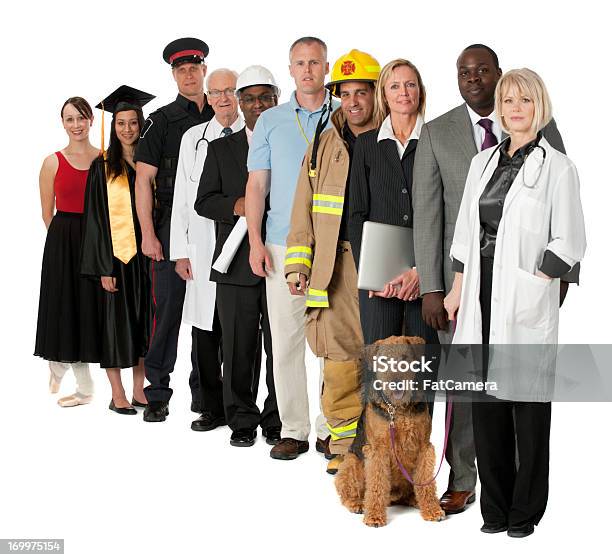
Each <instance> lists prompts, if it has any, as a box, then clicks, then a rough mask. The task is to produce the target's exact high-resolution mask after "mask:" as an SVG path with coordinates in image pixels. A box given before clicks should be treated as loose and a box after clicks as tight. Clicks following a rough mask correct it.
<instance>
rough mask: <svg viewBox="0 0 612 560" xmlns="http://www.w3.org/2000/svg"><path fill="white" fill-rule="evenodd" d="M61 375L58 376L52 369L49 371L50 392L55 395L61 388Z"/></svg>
mask: <svg viewBox="0 0 612 560" xmlns="http://www.w3.org/2000/svg"><path fill="white" fill-rule="evenodd" d="M61 382H62V378H61V377H57V376H56V375H55V374H54V373H53V372H52V371H50V372H49V393H51V394H52V395H55V393H57V392H58V391H59V389H60V384H61Z"/></svg>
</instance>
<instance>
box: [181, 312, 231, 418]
mask: <svg viewBox="0 0 612 560" xmlns="http://www.w3.org/2000/svg"><path fill="white" fill-rule="evenodd" d="M221 332H222V331H221V323H220V321H219V317H218V314H217V309H215V315H214V318H213V328H212V331H205V330H202V329H198V328H197V327H191V367H192V369H191V374H190V375H189V386H190V387H191V409H192V410H193V411H194V412H195V411H198V412H203V411H205V410H208V411H210V412H212V414H213V415H214V416H223V414H224V412H223V383H222V381H221V363H222V362H223V353H222V337H221Z"/></svg>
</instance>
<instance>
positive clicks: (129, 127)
mask: <svg viewBox="0 0 612 560" xmlns="http://www.w3.org/2000/svg"><path fill="white" fill-rule="evenodd" d="M151 99H154V96H153V95H149V94H148V93H144V92H142V91H139V90H137V89H134V88H132V87H129V86H125V85H124V86H121V87H119V88H118V89H117V90H115V91H114V92H113V93H111V94H110V95H109V96H108V97H107V98H106V99H104V101H102V102H100V103H99V104H98V105H96V108H97V109H102V111H108V112H109V113H111V114H112V115H113V119H112V123H111V131H110V144H109V147H108V150H107V151H106V152H105V151H104V149H103V150H102V153H101V155H100V156H99V157H98V158H97V159H96V160H94V162H93V163H92V165H91V168H90V170H89V175H88V178H87V189H86V193H85V211H84V234H83V247H82V256H81V274H83V275H86V276H90V277H93V278H94V279H95V281H96V282H97V283H98V285H99V289H100V290H101V291H102V292H103V296H102V297H103V304H102V317H101V322H102V325H101V327H102V328H101V333H102V336H101V340H100V359H99V362H100V366H101V367H103V368H105V369H106V372H107V374H108V379H109V381H110V384H111V388H112V399H111V402H110V405H109V409H110V410H112V411H113V412H116V413H118V414H126V415H134V414H136V409H135V408H134V407H144V406H146V404H147V401H146V398H145V396H144V391H143V384H144V377H145V375H144V363H143V358H144V355H145V353H146V349H147V347H148V333H149V320H150V317H151V313H150V304H151V299H150V287H149V281H148V275H147V258H146V257H145V256H144V255H143V254H142V252H141V250H140V245H141V239H140V226H139V223H138V218H137V215H136V206H135V195H134V184H135V179H136V171H135V164H134V160H133V156H134V150H135V147H136V144H137V142H138V139H139V137H140V131H141V130H142V128H143V125H144V117H143V114H142V107H143V106H144V105H145V104H146V103H148V102H149V101H151ZM102 135H104V121H103V123H102ZM129 367H131V368H133V376H134V384H133V394H132V401H131V403H130V402H129V401H128V400H127V398H126V396H125V390H124V388H123V384H122V383H121V369H123V368H129Z"/></svg>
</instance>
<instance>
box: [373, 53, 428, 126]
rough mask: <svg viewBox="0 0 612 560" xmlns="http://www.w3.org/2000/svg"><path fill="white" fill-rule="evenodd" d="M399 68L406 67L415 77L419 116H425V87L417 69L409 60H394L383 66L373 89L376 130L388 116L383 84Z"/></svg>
mask: <svg viewBox="0 0 612 560" xmlns="http://www.w3.org/2000/svg"><path fill="white" fill-rule="evenodd" d="M400 66H408V68H410V69H411V70H412V71H413V72H414V73H415V74H416V77H417V84H418V86H419V108H418V111H419V114H420V115H421V116H425V100H426V93H425V86H424V85H423V80H422V79H421V73H420V72H419V71H418V69H417V67H416V66H415V65H414V64H412V62H410V61H409V60H406V59H405V58H396V59H395V60H392V61H391V62H388V63H387V64H385V66H384V67H383V69H382V70H381V71H380V76H379V78H378V82H376V88H375V89H374V116H373V120H374V126H375V127H376V128H378V127H379V126H380V125H381V124H382V123H383V121H384V120H385V118H386V117H387V115H388V114H389V106H388V105H387V100H386V98H385V84H386V83H387V81H388V80H389V78H390V77H391V73H392V72H393V70H395V69H396V68H399V67H400Z"/></svg>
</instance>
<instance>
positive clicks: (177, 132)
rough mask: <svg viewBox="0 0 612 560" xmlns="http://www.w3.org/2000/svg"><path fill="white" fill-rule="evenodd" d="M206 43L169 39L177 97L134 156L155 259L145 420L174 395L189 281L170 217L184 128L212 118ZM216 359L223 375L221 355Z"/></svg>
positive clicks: (139, 206)
mask: <svg viewBox="0 0 612 560" xmlns="http://www.w3.org/2000/svg"><path fill="white" fill-rule="evenodd" d="M207 55H208V45H207V44H206V43H204V41H200V40H199V39H192V38H183V39H177V40H176V41H173V42H171V43H170V44H169V45H168V46H167V47H166V48H165V49H164V53H163V57H164V60H165V61H166V62H167V63H168V64H170V65H171V66H172V76H173V78H174V81H175V82H176V85H177V87H178V90H179V94H178V95H177V97H176V100H175V101H173V102H172V103H170V104H169V105H166V106H164V107H161V108H160V109H158V110H157V111H155V112H153V113H152V114H151V115H150V116H149V118H148V119H147V120H146V122H145V126H144V128H143V130H142V132H141V135H140V141H139V142H138V147H137V150H136V154H135V156H134V161H135V162H136V210H137V212H138V219H139V221H140V227H141V230H142V252H143V253H144V254H145V255H147V256H148V257H150V258H151V259H152V264H151V284H152V292H153V294H152V297H153V313H154V315H153V321H152V332H151V340H150V346H149V351H148V353H147V356H146V358H145V374H146V377H147V380H148V381H149V383H150V385H149V386H148V387H146V388H145V395H146V397H147V401H148V404H147V407H146V409H145V413H144V416H143V419H144V420H145V422H163V421H164V420H165V419H166V416H167V415H168V401H169V400H170V397H171V396H172V389H170V387H169V384H170V373H171V372H172V371H173V370H174V364H175V362H176V353H177V344H178V334H179V327H180V324H181V316H182V311H183V300H184V298H185V281H184V280H182V279H181V278H180V277H179V276H178V274H177V273H176V272H175V270H174V263H173V262H171V261H170V260H169V257H170V254H169V242H170V216H171V213H172V196H173V193H174V179H175V175H176V168H177V161H178V155H179V148H180V144H181V138H182V136H183V133H184V132H185V131H186V130H187V129H189V128H191V127H192V126H195V125H197V124H200V123H203V122H206V121H209V120H210V119H211V118H212V117H213V116H214V113H213V111H212V109H211V107H210V105H209V104H208V103H207V100H206V96H205V94H204V76H205V75H206V65H205V64H204V59H205V58H206V56H207ZM197 354H198V353H197V347H196V346H195V345H193V346H192V352H191V362H192V371H191V375H190V378H189V385H190V387H191V395H192V403H191V409H192V410H193V411H194V412H199V411H200V408H201V389H200V387H201V381H200V370H199V367H198V355H197ZM209 359H215V360H217V367H218V372H219V377H220V373H221V370H220V364H219V363H218V362H219V357H218V356H214V357H210V358H209Z"/></svg>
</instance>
